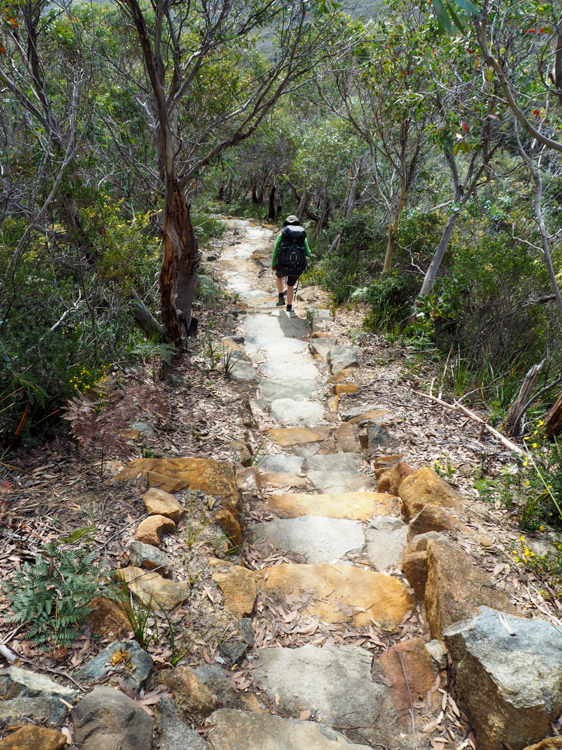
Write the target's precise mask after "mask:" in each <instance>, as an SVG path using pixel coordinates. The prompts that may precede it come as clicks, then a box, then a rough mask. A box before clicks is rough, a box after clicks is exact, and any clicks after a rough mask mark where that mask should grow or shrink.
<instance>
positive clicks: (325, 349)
mask: <svg viewBox="0 0 562 750" xmlns="http://www.w3.org/2000/svg"><path fill="white" fill-rule="evenodd" d="M336 341H337V339H335V338H326V337H323V338H315V339H312V340H311V342H310V351H311V352H312V353H313V354H318V356H319V357H321V358H322V359H326V357H327V356H328V353H329V352H330V350H331V349H332V348H333V347H334V346H335V345H336Z"/></svg>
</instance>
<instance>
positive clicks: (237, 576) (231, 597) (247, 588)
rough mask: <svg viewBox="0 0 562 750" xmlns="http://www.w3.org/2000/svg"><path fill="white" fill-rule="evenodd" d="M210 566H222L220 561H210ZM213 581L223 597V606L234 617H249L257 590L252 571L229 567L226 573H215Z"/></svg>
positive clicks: (238, 566) (239, 567)
mask: <svg viewBox="0 0 562 750" xmlns="http://www.w3.org/2000/svg"><path fill="white" fill-rule="evenodd" d="M209 564H211V565H217V564H218V565H224V564H225V563H223V562H222V560H210V561H209ZM213 580H214V581H216V582H217V583H218V585H219V586H220V589H221V591H222V593H223V595H224V606H225V608H226V609H228V611H229V612H232V613H234V614H235V615H236V617H238V618H241V617H244V615H249V614H251V613H252V611H253V609H254V604H255V602H256V596H257V594H258V589H257V585H256V575H255V573H254V571H252V570H248V569H247V568H242V567H241V566H240V565H229V566H228V571H227V572H226V573H215V574H214V575H213Z"/></svg>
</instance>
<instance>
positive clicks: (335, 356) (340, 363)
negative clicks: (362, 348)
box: [326, 344, 359, 375]
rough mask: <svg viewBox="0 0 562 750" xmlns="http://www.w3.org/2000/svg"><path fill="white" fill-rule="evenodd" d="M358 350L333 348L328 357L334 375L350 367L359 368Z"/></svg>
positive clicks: (339, 346)
mask: <svg viewBox="0 0 562 750" xmlns="http://www.w3.org/2000/svg"><path fill="white" fill-rule="evenodd" d="M358 351H359V350H358V348H357V347H356V346H344V345H342V344H338V345H337V346H333V347H332V348H331V349H330V351H329V352H328V355H327V357H326V359H327V362H328V364H329V365H330V371H331V373H332V375H336V374H337V373H338V372H341V371H342V370H346V369H347V368H348V367H359V359H358V356H357V354H358Z"/></svg>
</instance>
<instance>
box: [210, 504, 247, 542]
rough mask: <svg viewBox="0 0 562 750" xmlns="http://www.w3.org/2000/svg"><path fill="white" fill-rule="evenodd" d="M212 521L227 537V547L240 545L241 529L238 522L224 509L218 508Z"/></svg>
mask: <svg viewBox="0 0 562 750" xmlns="http://www.w3.org/2000/svg"><path fill="white" fill-rule="evenodd" d="M213 521H214V522H215V523H218V524H219V525H220V526H221V527H222V529H223V531H224V533H225V534H226V536H227V537H228V544H229V547H233V546H234V547H236V546H237V545H239V544H242V527H241V525H240V523H239V522H238V520H237V519H236V518H234V516H233V515H232V513H231V512H230V511H229V510H227V509H226V508H219V510H218V511H217V512H216V513H215V515H214V516H213Z"/></svg>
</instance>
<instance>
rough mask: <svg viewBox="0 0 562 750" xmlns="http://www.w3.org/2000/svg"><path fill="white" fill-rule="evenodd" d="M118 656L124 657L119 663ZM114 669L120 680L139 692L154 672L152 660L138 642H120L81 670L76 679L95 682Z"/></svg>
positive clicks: (113, 644)
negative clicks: (116, 659)
mask: <svg viewBox="0 0 562 750" xmlns="http://www.w3.org/2000/svg"><path fill="white" fill-rule="evenodd" d="M117 652H119V653H118V654H117ZM116 654H117V656H118V657H122V658H120V660H119V661H115V658H116V657H115V655H116ZM112 660H113V661H115V663H113V662H112ZM114 668H115V669H116V670H117V672H118V676H119V678H122V679H123V680H125V682H126V683H127V684H128V685H130V687H132V688H133V690H137V691H138V690H140V688H141V687H142V685H143V684H144V683H145V682H146V681H147V679H148V677H149V675H150V673H151V672H152V659H151V658H150V656H149V655H148V654H147V653H146V651H143V649H142V648H141V647H140V646H139V644H138V643H137V642H136V641H118V642H117V643H112V644H111V646H109V647H108V648H106V649H105V651H102V652H101V654H98V655H97V656H95V657H94V658H93V659H91V660H90V661H89V662H88V663H87V664H86V665H85V666H83V667H82V668H81V669H79V670H78V672H76V677H77V679H78V680H81V681H83V682H95V681H96V680H99V679H100V678H101V677H104V676H105V674H106V673H107V672H108V671H109V670H112V671H113V669H114Z"/></svg>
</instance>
